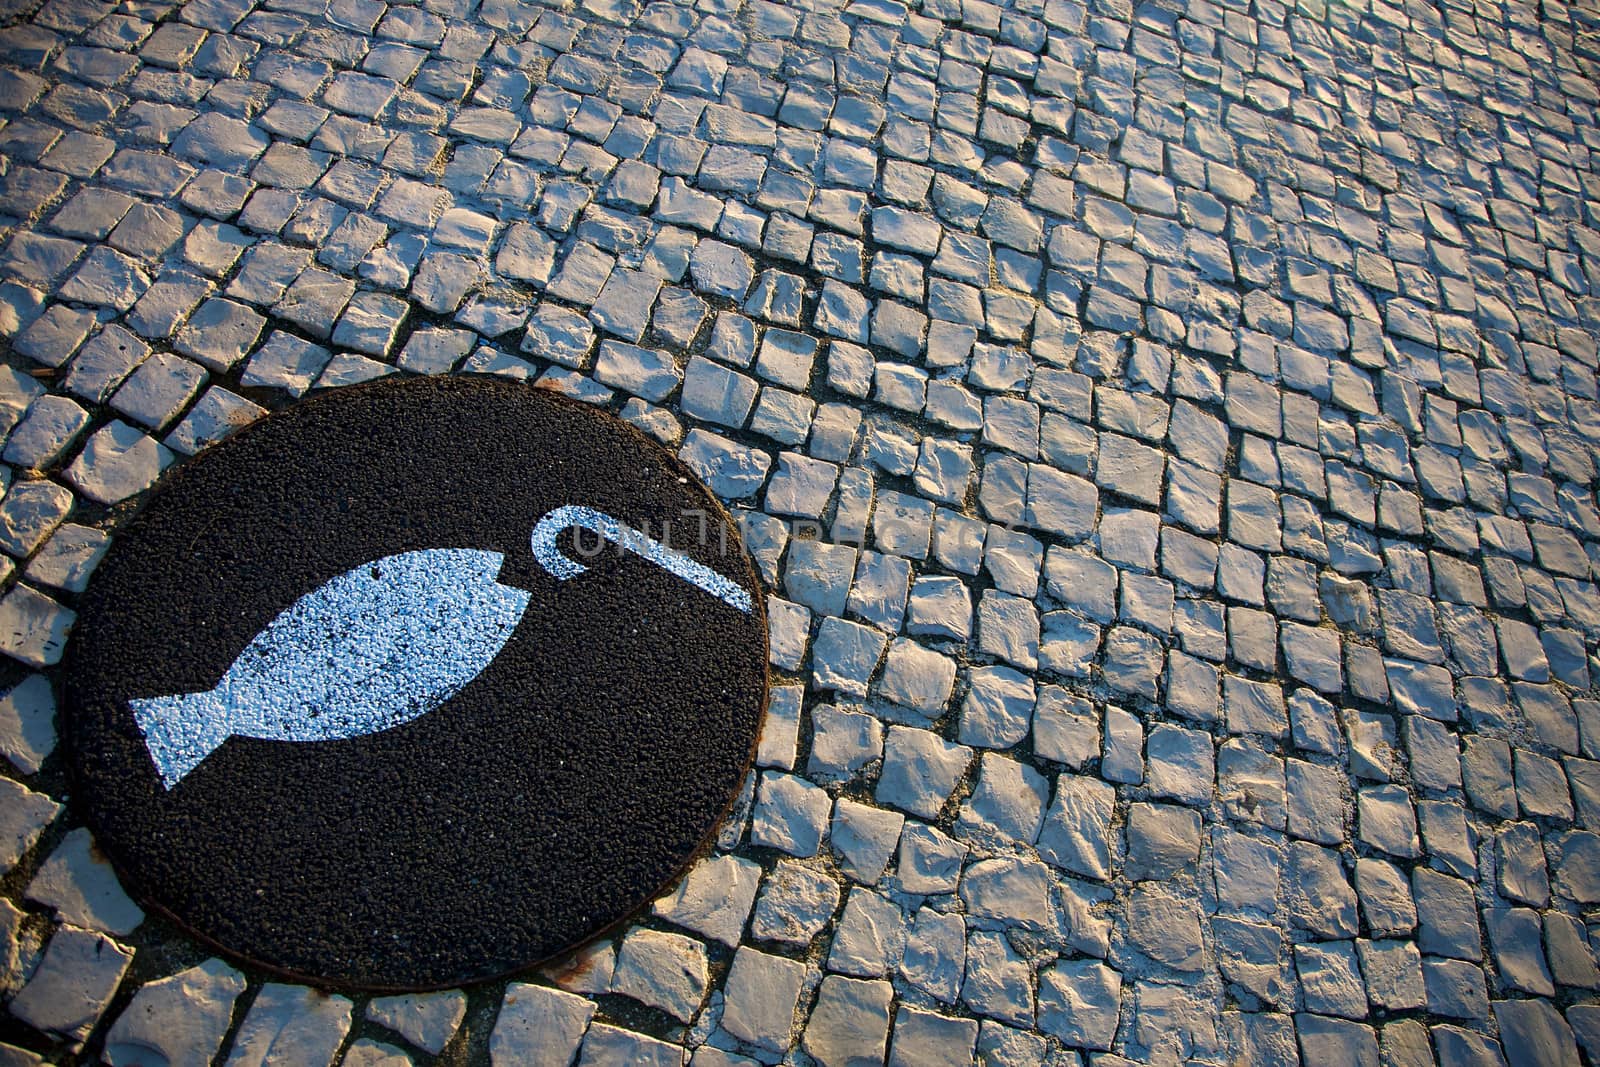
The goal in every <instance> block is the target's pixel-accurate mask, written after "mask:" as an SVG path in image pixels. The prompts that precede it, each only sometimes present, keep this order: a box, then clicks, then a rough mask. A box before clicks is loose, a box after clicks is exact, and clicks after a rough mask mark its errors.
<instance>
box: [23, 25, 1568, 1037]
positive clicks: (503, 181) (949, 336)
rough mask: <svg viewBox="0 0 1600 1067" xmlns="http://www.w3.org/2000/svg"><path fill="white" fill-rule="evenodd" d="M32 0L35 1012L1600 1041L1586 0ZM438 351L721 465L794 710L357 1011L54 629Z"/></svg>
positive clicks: (560, 1033) (283, 1032) (214, 1028)
mask: <svg viewBox="0 0 1600 1067" xmlns="http://www.w3.org/2000/svg"><path fill="white" fill-rule="evenodd" d="M4 10H5V11H6V15H5V25H6V28H5V29H3V30H0V118H3V121H4V125H3V126H0V158H3V161H4V164H3V166H4V174H3V191H0V213H3V218H0V224H3V226H4V229H3V231H0V238H3V243H0V334H4V336H5V337H6V338H7V340H6V342H5V346H6V348H7V354H6V355H5V359H4V363H5V366H4V368H3V369H0V426H3V427H4V428H5V430H4V432H5V437H4V442H3V446H0V460H3V462H4V464H5V467H4V477H3V481H4V483H5V488H6V493H5V496H4V498H3V499H0V551H3V552H4V553H5V556H4V560H5V562H4V572H5V582H6V592H5V594H4V597H3V599H0V651H3V652H5V653H6V654H8V655H9V656H10V657H11V658H12V659H13V660H15V661H16V662H15V664H14V666H12V667H10V668H9V670H8V672H7V674H8V679H7V680H8V681H9V682H14V683H15V688H14V689H12V690H11V691H10V694H9V696H7V697H5V698H4V699H3V700H0V751H3V752H4V754H5V755H6V756H7V758H8V759H9V762H10V764H11V767H10V769H9V772H8V773H7V774H6V775H4V776H0V854H3V855H0V859H3V861H4V866H5V867H6V868H7V871H8V873H6V874H5V875H4V877H3V878H0V890H3V892H4V900H3V901H0V944H3V945H4V946H5V948H4V950H3V951H0V974H3V984H4V987H5V989H6V990H7V993H6V996H7V1000H6V1006H5V1014H6V1016H7V1017H6V1019H5V1020H4V1021H3V1022H0V1041H3V1042H7V1043H9V1044H10V1045H13V1046H16V1048H15V1050H13V1049H10V1048H7V1049H5V1050H3V1051H0V1056H3V1057H4V1062H6V1063H8V1064H9V1063H19V1064H27V1063H33V1062H37V1059H36V1057H38V1056H43V1057H44V1058H45V1059H46V1060H47V1061H49V1062H91V1061H98V1060H101V1059H104V1060H109V1061H110V1062H113V1063H117V1064H134V1063H141V1064H142V1063H148V1062H151V1061H154V1060H160V1059H164V1060H165V1061H166V1062H170V1063H174V1064H177V1063H184V1064H187V1063H202V1062H206V1061H207V1060H208V1059H211V1058H214V1057H220V1058H221V1060H222V1061H224V1062H226V1063H229V1064H240V1065H243V1064H256V1063H265V1062H279V1063H294V1064H317V1065H320V1064H331V1063H334V1062H338V1061H341V1060H342V1062H344V1063H347V1064H360V1065H370V1064H400V1063H406V1062H416V1063H421V1062H430V1061H431V1060H432V1058H433V1057H435V1056H437V1057H438V1058H439V1059H440V1060H441V1061H442V1062H447V1063H482V1062H493V1063H505V1064H544V1063H555V1064H565V1063H569V1062H577V1063H580V1064H585V1065H601V1064H621V1063H626V1064H658V1063H659V1064H681V1063H684V1062H685V1061H687V1062H688V1063H690V1064H691V1065H692V1067H726V1065H729V1064H746V1065H748V1064H749V1063H751V1062H752V1061H754V1062H761V1063H777V1062H780V1061H783V1062H789V1063H794V1064H800V1065H807V1064H813V1063H814V1064H820V1065H822V1067H834V1065H845V1064H851V1065H856V1064H877V1063H880V1062H883V1061H887V1062H889V1063H893V1064H896V1065H905V1067H913V1065H916V1067H920V1065H925V1064H926V1065H937V1064H945V1063H950V1064H963V1063H968V1062H970V1061H973V1060H978V1061H980V1062H983V1063H986V1064H995V1065H1006V1067H1011V1065H1020V1064H1045V1063H1050V1064H1085V1063H1087V1064H1095V1065H1103V1067H1111V1065H1114V1064H1120V1063H1127V1062H1134V1063H1155V1064H1175V1063H1180V1062H1199V1063H1208V1064H1219V1065H1220V1064H1225V1063H1239V1062H1247V1063H1262V1064H1292V1063H1297V1062H1298V1063H1304V1064H1306V1065H1308V1067H1311V1065H1321V1064H1333V1063H1340V1064H1343V1063H1350V1064H1358V1065H1362V1067H1369V1065H1370V1067H1377V1065H1379V1064H1380V1063H1381V1064H1394V1065H1413V1064H1428V1063H1433V1062H1437V1063H1439V1064H1441V1065H1468V1064H1472V1065H1478V1064H1498V1063H1501V1062H1502V1061H1505V1062H1507V1063H1509V1064H1511V1065H1513V1067H1517V1065H1522V1064H1530V1065H1531V1064H1540V1065H1544V1064H1562V1065H1565V1064H1576V1063H1580V1062H1583V1058H1584V1057H1589V1058H1591V1061H1592V1059H1593V1057H1594V1056H1595V1054H1596V1053H1597V1052H1600V1005H1597V1004H1595V1003H1591V1002H1592V1001H1594V1000H1595V997H1596V990H1600V969H1597V966H1596V959H1595V953H1594V947H1593V941H1592V939H1591V934H1590V930H1591V928H1590V923H1591V921H1595V922H1600V758H1597V757H1600V700H1597V699H1596V696H1597V694H1596V691H1595V686H1594V684H1593V683H1594V681H1595V677H1594V672H1596V671H1600V661H1597V660H1596V659H1595V657H1594V652H1595V650H1596V641H1597V639H1600V598H1597V596H1596V590H1595V584H1594V575H1595V570H1596V568H1597V567H1600V514H1597V510H1596V500H1595V495H1594V490H1595V486H1596V466H1595V464H1596V446H1597V444H1600V402H1597V370H1600V345H1597V336H1596V327H1597V324H1600V313H1597V306H1596V304H1595V302H1594V297H1593V296H1591V287H1593V286H1595V285H1600V259H1597V255H1600V229H1597V228H1594V227H1595V222H1596V215H1597V214H1600V176H1597V174H1596V173H1595V169H1594V166H1593V163H1592V157H1591V152H1592V151H1594V150H1596V149H1600V129H1597V127H1596V105H1597V104H1600V92H1597V90H1596V84H1595V78H1594V73H1595V69H1596V59H1597V58H1600V40H1597V37H1596V29H1597V24H1600V15H1597V14H1596V13H1595V12H1594V11H1593V10H1592V9H1591V10H1585V9H1583V8H1581V7H1576V8H1574V7H1567V6H1564V5H1561V4H1558V3H1554V2H1547V3H1542V4H1537V5H1530V4H1522V3H1510V4H1500V3H1494V2H1490V0H1474V2H1471V3H1467V2H1465V0H1444V2H1442V3H1440V4H1438V5H1437V6H1435V5H1433V4H1430V3H1427V2H1425V0H1411V2H1407V3H1404V4H1399V5H1390V4H1387V3H1381V2H1372V3H1369V4H1361V5H1359V6H1356V5H1346V4H1343V3H1327V2H1325V0H1300V2H1299V3H1297V4H1296V5H1295V6H1293V7H1288V6H1284V5H1283V4H1280V3H1277V2H1274V0H1256V2H1253V3H1244V2H1229V3H1222V4H1214V3H1210V2H1207V0H1196V2H1192V3H1187V4H1178V3H1168V2H1152V3H1146V4H1141V5H1140V6H1138V7H1134V6H1133V5H1132V4H1130V3H1127V2H1126V0H1089V2H1087V3H1080V2H1077V0H1019V2H1017V3H1015V4H1012V5H1009V6H998V5H995V4H990V3H984V2H980V0H965V2H961V0H923V2H922V3H920V4H916V5H914V6H911V7H908V6H906V5H903V4H900V3H896V2H894V0H855V2H850V3H844V4H837V3H835V4H829V3H813V4H799V5H778V4H773V3H766V2H761V0H749V2H743V3H741V2H739V0H701V2H700V3H697V4H692V5H691V4H680V3H672V2H666V0H658V2H652V3H644V2H641V0H582V2H578V3H572V4H562V3H555V4H552V5H549V6H541V5H538V4H533V3H521V2H517V0H479V2H476V3H474V2H473V0H427V2H425V3H423V4H421V5H416V6H413V5H401V4H396V5H385V4H384V3H382V2H381V0H332V2H331V3H328V4H327V5H326V7H324V5H323V3H322V2H321V0H262V2H260V3H252V2H251V0H189V2H188V3H184V4H178V5H173V4H167V3H162V2H143V0H123V2H122V3H121V4H119V5H116V6H113V5H109V4H102V3H97V2H95V0H47V2H46V3H45V4H44V5H43V6H42V7H39V6H32V7H24V6H21V5H19V4H18V3H16V2H15V0H4ZM463 370H464V371H489V372H495V373H503V374H508V375H513V376H520V377H528V378H536V379H537V380H538V381H539V382H541V383H542V384H544V385H547V386H549V387H550V388H553V389H558V390H561V391H563V392H566V393H568V394H570V395H573V396H576V397H579V398H581V399H584V400H586V401H589V402H592V403H594V404H597V405H601V406H603V407H605V408H607V409H608V410H611V411H614V412H616V413H617V414H619V415H621V416H622V417H623V418H626V419H628V420H630V421H632V422H634V423H635V424H637V425H639V426H640V427H642V428H644V429H645V430H646V431H647V432H648V433H651V434H652V435H654V436H656V437H657V438H658V439H660V440H662V441H663V442H665V443H667V444H668V445H670V446H671V447H672V448H674V449H675V450H676V451H677V452H678V454H679V455H680V456H681V457H682V458H683V459H684V460H685V461H686V462H687V463H689V464H690V465H691V466H692V467H693V468H694V469H695V470H696V471H697V472H698V473H699V474H700V475H701V477H702V478H703V479H704V480H705V481H706V483H707V484H708V485H709V486H710V487H711V489H712V490H713V491H714V492H716V493H717V494H718V495H719V496H721V497H722V498H723V499H725V500H726V501H728V502H729V504H730V505H731V506H732V507H734V508H735V509H736V511H737V512H738V513H739V514H741V515H743V516H744V517H745V537H746V543H747V545H748V546H749V547H750V549H751V551H752V554H753V555H754V556H755V558H756V560H757V563H758V565H759V566H760V568H761V570H762V573H763V577H764V578H765V580H766V583H767V585H768V588H769V590H770V595H769V597H768V600H767V614H768V619H769V626H770V638H771V642H770V644H771V659H772V666H773V669H774V672H775V673H774V682H775V686H774V690H773V694H774V695H773V701H772V707H771V711H770V714H769V718H768V721H767V724H766V728H765V734H764V736H763V738H762V743H761V746H760V754H759V758H758V768H757V772H756V774H755V776H754V779H753V781H752V782H751V783H750V785H749V787H748V789H747V793H746V797H745V800H744V802H743V803H741V805H740V806H739V807H738V808H737V810H736V812H735V815H734V816H733V817H732V818H731V819H730V821H729V822H728V824H727V825H726V827H725V829H724V832H723V833H722V834H721V836H720V838H719V841H718V843H717V847H716V849H715V850H713V852H712V853H711V854H709V855H708V856H707V857H706V858H705V859H704V861H703V862H702V863H701V864H700V865H699V866H697V867H695V868H694V869H693V870H692V871H691V872H690V873H689V875H688V876H687V877H686V878H685V879H684V880H683V882H682V883H681V884H680V885H678V886H677V887H676V888H675V889H673V890H672V891H670V892H669V893H668V894H667V895H666V896H664V897H663V898H661V899H660V900H659V901H657V902H656V903H655V904H654V905H653V906H652V907H651V909H650V910H649V911H648V912H647V913H646V914H644V915H643V916H641V917H640V918H639V919H638V921H637V922H636V923H635V924H634V925H632V926H630V927H628V928H627V929H625V930H623V931H622V932H621V933H619V934H618V935H617V936H615V937H613V938H611V939H609V940H607V941H604V942H602V943H600V944H596V945H594V946H592V947H591V948H589V949H587V950H585V951H584V952H582V953H580V954H579V956H578V957H576V958H574V959H572V960H570V961H567V962H564V963H562V964H560V965H558V966H556V967H554V968H552V969H548V970H544V971H539V972H535V973H527V974H523V975H519V976H518V977H517V978H516V979H515V980H512V981H510V982H501V983H495V984H489V985H479V986H475V987H472V988H469V989H466V990H463V991H446V992H442V993H438V994H429V995H425V996H411V997H379V998H371V997H364V996H357V997H351V996H345V995H336V996H326V995H323V994H320V993H317V992H315V991H312V990H308V989H305V988H301V987H297V986H293V985H287V984H283V983H278V982H273V981H270V980H268V979H267V978H266V977H265V976H263V975H260V974H258V973H255V972H253V971H251V970H250V969H248V968H239V967H237V966H235V965H234V964H232V963H228V962H225V961H222V960H218V959H213V958H210V957H209V954H208V953H207V952H206V951H205V950H204V949H202V948H201V947H200V946H198V945H197V944H195V943H193V942H191V941H189V940H187V939H185V938H184V937H183V936H181V935H180V934H178V933H177V932H175V931H174V930H172V929H171V928H169V927H167V926H166V925H164V924H163V923H162V922H161V921H160V920H159V919H157V918H153V917H149V916H146V915H144V914H143V913H142V912H141V911H140V910H139V909H138V907H137V906H136V905H134V904H133V903H132V902H131V901H130V900H129V899H128V898H127V896H126V895H125V894H124V893H123V892H122V891H121V889H120V888H119V887H118V886H117V884H116V881H115V879H114V878H113V877H112V875H111V874H110V872H109V869H108V868H107V866H106V865H105V864H104V862H103V860H102V859H101V857H100V855H99V854H98V852H97V851H96V849H95V846H94V843H93V842H92V840H91V839H90V837H89V834H88V833H87V831H86V830H85V829H83V827H82V822H81V816H80V815H79V814H78V813H77V812H76V811H75V810H74V809H73V808H72V806H71V805H70V803H68V800H69V798H68V797H67V796H66V780H65V776H64V773H63V757H62V755H61V753H60V752H59V751H58V745H57V741H56V739H57V724H56V721H55V704H54V698H53V691H54V688H55V687H56V686H58V685H59V681H60V679H59V677H58V676H57V675H58V669H57V668H56V664H57V663H58V662H59V660H60V657H61V654H62V651H63V648H64V646H65V644H66V642H67V641H68V640H70V637H69V635H70V631H71V628H72V624H73V621H74V615H73V605H74V603H75V601H76V598H77V596H78V595H79V593H81V591H82V590H83V589H84V587H85V584H86V582H87V581H89V576H90V574H91V572H92V571H93V569H94V566H95V564H96V563H97V562H98V560H99V559H100V557H101V555H102V554H103V552H104V551H105V548H106V543H107V534H108V532H114V530H115V528H116V521H117V517H118V514H119V513H120V511H121V510H123V509H125V507H126V505H125V503H124V502H126V501H128V500H130V499H131V498H134V497H136V496H137V495H138V494H139V493H140V492H141V491H142V490H144V489H145V488H147V487H148V486H149V485H150V484H151V483H152V481H153V480H154V479H155V478H156V477H157V476H158V474H159V473H160V471H161V470H163V469H164V468H165V467H167V466H169V465H170V464H172V463H173V462H176V461H177V460H178V459H179V458H180V457H182V456H184V455H187V454H191V453H193V452H195V451H197V450H199V449H200V448H203V447H204V446H205V445H206V444H208V443H210V442H212V441H215V440H217V439H219V438H221V437H223V436H226V435H227V434H228V433H229V432H231V431H232V430H233V429H235V428H237V427H238V426H240V425H242V424H244V423H247V422H249V421H250V420H251V419H253V418H254V417H256V416H257V415H258V414H259V413H260V412H261V410H262V409H264V408H276V407H280V406H282V405H285V404H287V403H290V402H291V401H292V400H293V398H296V397H299V396H302V395H304V394H306V393H308V392H311V391H313V390H316V389H321V388H328V387H336V386H339V385H343V384H348V383H352V382H357V381H362V380H365V379H369V378H372V377H374V376H378V375H383V374H389V373H410V374H441V373H447V372H451V371H463ZM462 432H463V433H470V432H471V427H470V426H463V427H462ZM248 490H249V487H248V486H241V487H240V491H241V492H248ZM315 920H316V917H315V916H308V917H306V921H307V922H308V923H310V922H315ZM1596 933H1600V928H1597V929H1596Z"/></svg>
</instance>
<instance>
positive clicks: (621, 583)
mask: <svg viewBox="0 0 1600 1067" xmlns="http://www.w3.org/2000/svg"><path fill="white" fill-rule="evenodd" d="M71 646H72V647H71V649H70V652H69V660H68V667H67V672H66V692H67V706H68V710H69V716H70V719H69V723H70V725H69V730H70V734H71V741H72V756H71V758H72V763H73V770H74V773H75V775H76V778H77V783H76V788H77V798H78V800H79V802H80V803H81V804H82V805H83V806H84V811H85V814H86V817H87V818H88V820H89V822H90V824H91V826H92V827H93V829H94V830H95V832H96V835H97V837H98V840H99V842H100V844H101V845H102V847H103V848H104V849H105V850H106V851H107V852H108V853H109V854H110V855H111V857H112V859H113V861H114V862H115V864H116V866H117V868H118V870H119V871H120V873H121V875H122V876H123V878H124V880H125V881H126V882H127V883H128V884H129V886H130V888H131V889H132V890H134V891H135V892H136V893H137V894H138V895H139V896H141V897H142V898H143V899H144V900H145V901H147V902H148V903H150V904H152V905H154V906H155V907H157V908H159V909H160V910H163V911H165V912H167V913H168V914H170V915H171V916H172V917H174V918H175V919H176V920H177V921H179V922H180V923H181V924H183V925H184V926H186V927H188V928H189V929H190V930H192V931H193V932H195V933H196V934H198V935H200V936H201V937H203V938H204V939H206V940H208V941H212V942H215V943H216V944H217V945H219V946H221V947H222V948H224V949H226V950H229V951H231V952H233V953H235V954H237V955H240V956H243V957H246V958H248V959H251V960H254V961H255V962H257V963H259V964H262V965H264V966H267V967H270V968H273V969H276V970H279V971H282V972H286V973H289V974H291V975H295V976H299V977H302V978H309V979H313V980H320V981H322V982H324V983H332V984H337V985H349V986H356V987H362V988H373V989H419V988H426V987H435V986H443V985H453V984H458V983H463V982H467V981H472V980H475V979H480V978H487V977H491V976H494V975H498V974H503V973H506V972H509V971H512V970H516V969H519V968H522V967H525V966H527V965H529V964H532V963H535V962H538V961H540V960H543V959H546V958H549V957H551V956H553V955H555V954H558V953H560V952H561V951H562V950H564V949H566V948H568V947H570V946H573V945H575V944H578V943H580V942H582V941H584V940H586V939H587V938H589V937H591V936H592V935H594V934H596V933H598V932H599V931H601V930H602V929H604V928H606V927H607V926H610V925H611V924H613V923H616V922H618V921H619V920H622V919H624V918H625V917H627V916H628V915H629V914H630V913H632V912H633V911H635V910H636V909H637V908H638V907H639V906H640V905H641V904H643V903H645V902H646V901H648V900H649V899H650V898H651V897H652V896H653V895H654V894H656V893H657V892H658V891H660V890H661V889H662V888H664V886H665V885H666V884H667V883H668V882H670V881H671V879H672V878H673V877H674V876H675V875H676V874H677V873H678V872H679V871H681V870H682V869H683V867H684V866H685V865H686V864H687V863H688V862H689V861H690V860H691V859H692V858H693V855H694V853H695V852H696V851H697V849H698V848H699V847H700V846H701V844H702V843H703V842H704V841H705V840H706V839H707V837H708V836H709V835H710V834H711V833H712V832H713V831H714V830H715V828H716V826H717V824H718V822H719V820H720V819H721V818H722V816H723V815H724V813H725V812H726V811H727V809H728V807H729V805H730V804H731V802H732V800H733V798H734V797H735V796H736V795H737V793H738V791H739V789H740V787H741V785H742V782H743V779H744V776H745V774H746V773H747V771H748V768H749V766H750V763H751V760H752V756H753V753H754V748H755V743H756V738H757V734H758V731H759V728H760V721H761V714H762V709H763V706H764V703H765V699H766V684H767V683H766V628H765V622H764V619H763V616H762V608H761V602H760V593H759V587H758V585H757V583H756V579H755V576H754V573H753V571H752V569H751V567H750V563H749V560H748V558H747V557H746V556H745V554H744V551H743V549H742V548H741V546H740V543H739V539H738V535H737V532H736V530H735V529H734V528H733V526H732V523H731V522H730V520H729V518H728V516H727V515H726V513H725V512H724V511H723V510H722V508H721V507H720V506H719V505H718V504H717V502H716V501H715V500H714V498H712V496H711V495H710V494H709V493H708V492H707V491H706V490H705V489H704V488H703V487H702V486H701V485H700V484H699V483H698V482H697V481H696V480H695V479H694V477H693V475H692V474H690V472H689V471H688V470H687V469H686V468H685V467H684V466H683V465H682V464H681V463H679V462H678V461H677V459H675V458H674V457H673V456H672V455H671V454H669V453H668V452H666V451H665V450H663V449H662V448H660V447H659V446H657V445H656V444H654V443H653V442H651V441H649V440H648V439H646V438H645V437H644V436H643V435H642V434H640V433H638V432H637V431H636V430H634V429H633V428H632V427H630V426H628V425H626V424H625V423H622V422H620V421H618V420H617V419H615V418H613V417H611V416H609V415H607V414H604V413H602V412H599V411H595V410H593V409H591V408H588V407H585V406H584V405H581V404H578V403H576V402H573V401H570V400H567V399H565V398H563V397H559V396H556V395H553V394H551V393H548V392H545V391H542V390H538V389H534V388H531V387H529V386H525V385H521V384H517V383H512V382H506V381H502V380H498V379H488V378H449V379H444V378H429V379H416V380H412V381H407V382H382V383H376V384H372V385H367V386H358V387H354V388H350V389H346V390H342V391H340V392H337V393H333V394H329V395H327V396H324V397H321V398H318V399H315V400H312V401H309V402H306V403H304V404H301V405H298V406H296V407H293V408H290V409H288V410H285V411H283V412H281V413H279V414H276V415H272V416H269V417H268V418H266V419H264V420H263V421H262V422H261V423H259V424H258V425H256V426H253V427H251V428H250V429H248V430H246V431H244V432H243V433H241V434H239V435H238V436H237V437H235V438H233V439H232V440H229V441H227V442H224V443H223V444H220V445H218V446H217V447H215V448H213V449H211V450H210V451H208V452H205V453H202V454H201V455H200V456H198V457H196V458H195V459H194V460H192V461H191V462H189V463H187V464H186V465H184V466H183V467H182V468H181V469H180V470H178V471H177V472H175V473H174V474H173V475H172V476H171V477H169V478H167V479H165V480H164V481H163V482H162V483H161V485H159V486H158V487H157V489H156V490H155V491H154V492H153V493H152V494H151V496H150V497H149V499H148V500H147V501H146V502H145V504H144V506H143V508H142V510H141V511H140V512H139V513H138V514H137V515H136V516H134V517H133V518H132V519H131V520H130V521H128V522H126V523H125V524H123V525H122V527H121V528H120V529H118V530H117V533H116V537H115V540H114V544H113V546H112V550H111V552H110V554H109V556H108V557H107V558H106V560H105V561H104V563H102V564H101V566H100V568H99V570H98V571H97V572H96V574H95V577H94V580H93V583H92V585H91V588H90V589H89V591H88V593H87V594H86V596H85V599H84V603H83V605H82V610H81V612H80V619H79V623H78V629H77V631H76V633H75V634H74V636H73V639H72V643H71Z"/></svg>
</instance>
